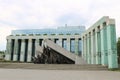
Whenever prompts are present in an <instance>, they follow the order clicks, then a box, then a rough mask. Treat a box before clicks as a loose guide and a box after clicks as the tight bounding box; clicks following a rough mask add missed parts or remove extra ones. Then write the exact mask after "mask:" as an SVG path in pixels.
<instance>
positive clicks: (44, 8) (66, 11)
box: [0, 0, 120, 50]
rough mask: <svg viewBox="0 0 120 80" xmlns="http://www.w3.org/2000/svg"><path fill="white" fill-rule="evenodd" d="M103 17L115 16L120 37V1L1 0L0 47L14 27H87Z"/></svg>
mask: <svg viewBox="0 0 120 80" xmlns="http://www.w3.org/2000/svg"><path fill="white" fill-rule="evenodd" d="M102 16H110V18H115V19H116V31H117V37H118V36H120V0H0V37H1V38H0V50H5V49H6V36H7V35H10V34H11V30H15V29H41V28H56V27H57V26H64V25H65V24H67V25H75V26H78V25H84V26H86V28H89V27H90V26H91V25H92V24H94V23H95V22H96V21H97V20H98V19H100V18H101V17H102Z"/></svg>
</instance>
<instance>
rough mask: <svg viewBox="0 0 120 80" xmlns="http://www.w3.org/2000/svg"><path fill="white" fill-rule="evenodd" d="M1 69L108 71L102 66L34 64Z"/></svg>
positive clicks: (11, 64) (8, 65)
mask: <svg viewBox="0 0 120 80" xmlns="http://www.w3.org/2000/svg"><path fill="white" fill-rule="evenodd" d="M0 68H8V69H38V70H108V69H107V67H106V66H101V65H91V64H84V65H82V64H81V65H76V64H33V63H0Z"/></svg>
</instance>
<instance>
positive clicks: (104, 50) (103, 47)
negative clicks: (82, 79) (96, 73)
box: [100, 23, 108, 66]
mask: <svg viewBox="0 0 120 80" xmlns="http://www.w3.org/2000/svg"><path fill="white" fill-rule="evenodd" d="M100 33H101V34H100V35H101V64H102V65H106V66H107V65H108V54H107V32H106V23H104V24H103V25H102V26H101V31H100Z"/></svg>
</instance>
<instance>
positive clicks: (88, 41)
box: [82, 16, 118, 68]
mask: <svg viewBox="0 0 120 80" xmlns="http://www.w3.org/2000/svg"><path fill="white" fill-rule="evenodd" d="M82 42H83V54H82V56H83V58H84V59H85V60H86V61H87V63H89V64H102V65H107V66H108V68H118V61H117V45H116V29H115V20H114V19H111V18H109V17H108V16H105V17H103V18H101V19H100V20H99V21H97V22H96V23H95V24H94V25H93V26H91V27H90V28H89V29H88V30H86V31H85V32H84V33H83V34H82Z"/></svg>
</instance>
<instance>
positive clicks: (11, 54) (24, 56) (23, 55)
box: [5, 36, 82, 62]
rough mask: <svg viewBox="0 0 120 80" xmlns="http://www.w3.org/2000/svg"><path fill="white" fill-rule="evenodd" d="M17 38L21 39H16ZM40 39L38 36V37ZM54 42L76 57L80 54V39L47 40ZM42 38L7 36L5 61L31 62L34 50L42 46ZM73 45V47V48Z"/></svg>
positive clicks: (34, 54) (34, 53)
mask: <svg viewBox="0 0 120 80" xmlns="http://www.w3.org/2000/svg"><path fill="white" fill-rule="evenodd" d="M18 37H21V39H20V38H18ZM39 37H40V36H39ZM48 39H51V40H52V41H54V42H55V43H56V44H58V45H60V46H61V47H63V48H65V49H67V50H68V51H71V52H73V53H75V54H77V55H79V54H81V52H82V51H81V50H82V48H81V45H82V44H81V39H80V38H55V39H54V38H48ZM43 40H44V38H40V39H35V36H34V38H28V37H27V36H26V38H22V36H8V37H7V50H6V55H5V59H6V60H11V61H21V62H31V61H32V57H34V56H36V54H37V51H36V48H37V47H38V46H42V41H43ZM73 45H74V46H73Z"/></svg>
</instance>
